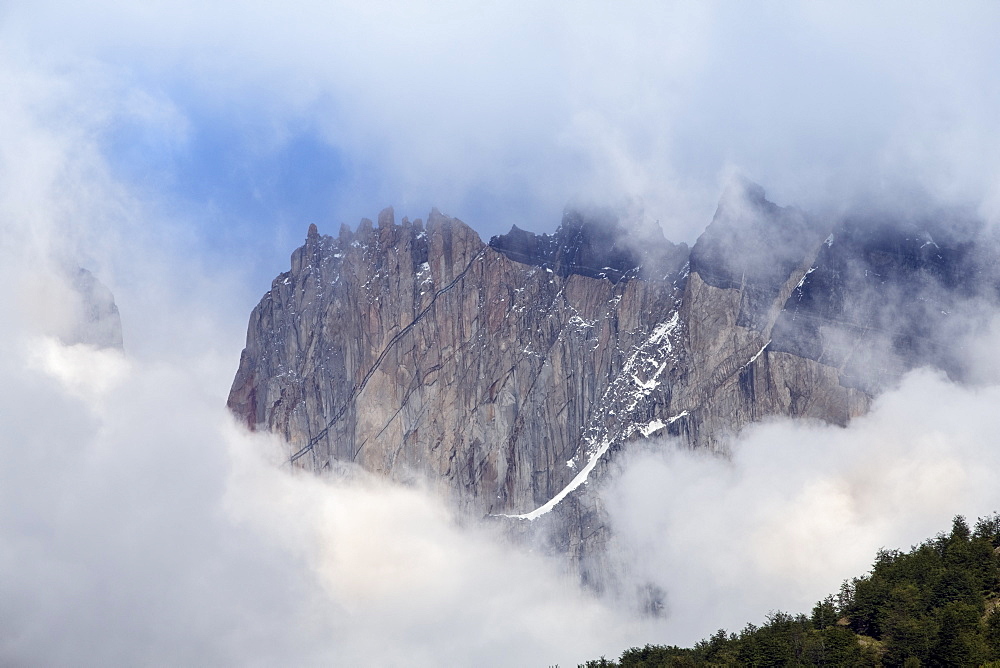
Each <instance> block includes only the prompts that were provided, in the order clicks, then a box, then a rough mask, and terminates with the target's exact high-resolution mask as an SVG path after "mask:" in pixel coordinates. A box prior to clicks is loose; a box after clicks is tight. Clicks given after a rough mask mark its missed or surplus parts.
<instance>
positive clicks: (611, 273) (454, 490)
mask: <svg viewBox="0 0 1000 668" xmlns="http://www.w3.org/2000/svg"><path fill="white" fill-rule="evenodd" d="M952 223H953V221H949V220H942V219H939V218H935V217H934V216H928V217H925V218H922V219H913V218H911V217H896V218H893V217H892V216H888V217H886V216H883V217H881V218H879V219H877V220H872V219H871V218H869V217H864V216H862V217H850V216H847V217H844V218H842V219H838V220H820V219H816V218H813V217H810V216H808V215H807V214H805V213H803V212H801V211H798V210H796V209H792V208H783V207H779V206H777V205H775V204H773V203H771V202H769V201H767V199H766V198H765V196H764V192H763V191H762V190H761V189H760V188H759V187H757V186H754V185H752V184H741V185H739V186H736V187H733V188H731V189H730V190H729V191H727V192H726V193H725V194H724V195H723V197H722V200H721V201H720V204H719V207H718V210H717V212H716V214H715V216H714V218H713V220H712V221H711V224H710V225H709V226H708V228H707V229H706V231H705V232H704V233H703V234H702V235H701V237H700V238H699V239H698V240H697V243H695V245H694V246H693V247H692V248H690V249H689V248H688V247H687V246H686V245H684V244H680V245H675V244H673V243H671V242H669V241H667V240H666V239H664V238H663V236H662V233H661V232H660V231H659V228H658V227H655V228H654V229H652V230H649V229H644V230H638V229H636V228H635V227H634V226H628V225H625V224H623V223H622V222H620V221H619V220H618V219H617V218H616V217H615V216H614V215H613V214H612V213H610V212H576V211H568V212H567V213H566V214H565V216H564V218H563V221H562V224H561V226H560V227H559V229H558V230H557V231H556V232H555V233H554V234H552V235H536V234H532V233H530V232H526V231H524V230H521V229H518V228H517V227H515V228H513V229H512V230H511V232H510V233H509V234H506V235H501V236H497V237H494V238H493V239H491V240H490V242H489V243H484V242H483V241H482V240H481V239H480V238H479V236H478V235H477V234H476V233H475V232H474V231H473V230H472V229H471V228H470V227H468V226H467V225H465V224H464V223H462V222H461V221H459V220H456V219H454V218H449V217H447V216H444V215H442V214H440V213H439V212H437V211H436V210H435V211H432V212H431V214H430V216H429V217H428V219H427V222H426V224H423V223H422V222H421V221H419V220H417V221H413V222H411V221H409V220H407V219H405V218H404V219H403V220H402V221H401V222H400V223H397V222H396V221H395V219H394V213H393V211H392V209H386V210H384V211H382V213H381V214H380V215H379V216H378V220H377V223H372V222H371V221H369V220H364V221H362V223H361V224H360V226H359V227H358V228H357V230H351V229H350V228H348V227H346V226H342V227H341V229H340V232H339V234H338V235H337V236H335V237H334V236H325V235H320V234H319V232H318V230H317V228H316V227H315V226H314V225H313V226H310V228H309V231H308V235H307V238H306V242H305V245H304V246H302V247H301V248H299V249H297V250H296V251H295V252H294V253H293V254H292V258H291V268H290V270H289V271H287V272H285V273H282V274H280V275H279V276H278V277H277V278H276V279H275V280H274V282H273V284H272V286H271V290H270V291H269V292H268V293H267V294H266V295H264V297H263V299H262V300H261V302H260V303H259V304H258V306H257V307H256V308H255V309H254V310H253V313H252V315H251V317H250V325H249V331H248V335H247V345H246V349H245V350H244V351H243V354H242V357H241V360H240V365H239V370H238V372H237V375H236V379H235V381H234V383H233V387H232V390H231V393H230V396H229V402H228V404H229V407H230V409H231V410H232V411H233V412H234V413H235V414H236V415H237V416H238V417H239V418H240V419H241V420H242V421H243V422H244V423H245V424H246V425H247V426H248V427H249V428H250V429H254V430H270V431H273V432H276V433H278V434H280V435H282V436H283V437H284V438H285V439H286V440H287V442H288V457H289V460H290V461H291V462H292V463H293V464H294V465H296V466H300V467H304V468H307V469H311V470H314V471H321V470H323V469H326V468H330V467H335V466H337V464H338V462H355V463H357V464H359V465H361V466H363V467H364V468H366V469H368V470H370V471H374V472H377V473H379V474H382V475H385V476H388V477H391V478H394V479H397V480H404V481H405V480H411V479H414V478H417V477H419V478H421V479H425V480H428V481H430V482H431V484H433V485H437V486H438V487H439V488H440V489H441V491H442V492H443V493H446V494H448V495H450V496H451V497H452V498H453V499H454V501H455V503H456V504H457V505H458V506H460V507H462V508H463V509H465V510H467V511H469V512H472V513H474V514H477V515H481V516H492V517H498V518H501V519H500V520H499V521H506V522H510V523H512V524H513V525H514V527H513V528H514V530H515V531H525V532H533V531H536V530H539V529H545V531H544V534H545V535H546V536H547V540H548V541H550V543H549V545H550V547H551V548H552V549H554V550H557V551H561V552H565V553H567V554H569V555H570V557H571V558H572V559H574V560H575V561H576V562H577V563H578V565H579V566H580V568H581V570H582V572H583V574H584V576H585V577H590V576H589V575H588V574H589V573H590V570H591V568H592V566H588V564H592V562H591V559H593V558H594V555H598V554H599V553H600V549H599V546H600V545H602V544H603V543H605V542H606V541H607V540H608V539H609V536H608V532H607V528H606V527H605V524H604V522H603V520H602V511H601V507H600V501H599V499H598V498H597V496H596V495H595V494H594V493H593V489H592V488H593V487H594V486H593V485H588V484H586V483H587V482H593V481H595V480H597V479H599V478H600V477H601V476H602V475H605V474H606V472H607V468H608V463H609V462H610V461H612V460H613V459H614V457H615V454H616V453H617V452H618V451H619V450H621V449H622V448H625V447H628V446H629V444H630V443H632V442H634V441H637V440H643V439H647V438H650V437H659V436H668V435H669V436H672V437H674V438H676V439H679V440H680V441H681V442H682V443H684V444H686V445H687V446H689V447H693V448H711V449H717V450H720V449H724V448H725V445H726V443H727V440H728V439H729V438H730V436H731V435H732V434H734V433H737V432H738V431H739V430H740V429H741V428H743V427H745V426H746V425H747V424H749V423H751V422H755V421H759V420H761V419H765V418H767V417H768V416H793V417H806V418H814V419H819V420H824V421H826V422H830V423H835V424H841V425H842V424H846V423H847V421H849V420H850V419H851V418H852V417H854V416H857V415H860V414H862V413H864V412H865V411H866V410H867V408H868V407H869V404H870V402H871V400H872V398H873V397H874V396H875V395H877V393H878V392H879V391H880V390H881V389H882V388H884V387H886V386H887V385H888V384H891V383H892V382H894V380H895V379H897V378H898V377H899V376H900V375H901V374H902V373H903V372H904V371H906V370H908V369H910V368H913V367H915V366H919V365H925V364H931V365H936V366H938V367H940V368H942V369H944V370H946V371H947V372H948V373H950V374H952V375H953V376H957V377H960V376H961V375H962V374H963V372H964V367H963V362H962V359H961V356H960V354H958V353H956V351H955V346H954V343H955V341H956V340H958V339H957V338H956V337H960V335H962V334H963V333H964V332H965V329H966V328H967V327H968V323H969V322H970V320H969V319H968V318H965V317H959V316H958V315H956V314H960V313H961V314H964V313H965V312H975V311H976V310H977V309H978V307H979V306H980V305H982V304H983V303H984V301H985V302H988V303H989V304H995V303H996V301H997V287H996V286H997V285H998V280H997V276H996V272H995V270H994V269H993V268H992V267H993V263H992V262H991V258H993V257H996V253H995V250H996V247H997V246H996V244H995V243H993V242H991V241H987V240H986V235H985V233H984V232H983V231H982V230H981V229H980V228H979V227H977V226H975V225H974V224H971V225H966V226H965V227H964V228H962V229H963V230H964V231H963V232H961V233H958V232H955V230H956V229H958V228H959V227H960V226H956V225H954V224H952ZM502 518H507V519H502Z"/></svg>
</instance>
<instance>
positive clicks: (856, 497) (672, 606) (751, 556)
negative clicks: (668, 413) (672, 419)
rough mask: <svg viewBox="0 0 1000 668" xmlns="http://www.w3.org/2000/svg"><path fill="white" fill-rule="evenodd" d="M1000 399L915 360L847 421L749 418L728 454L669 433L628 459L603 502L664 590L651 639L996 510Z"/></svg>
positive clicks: (725, 622)
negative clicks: (916, 365) (663, 606)
mask: <svg viewBox="0 0 1000 668" xmlns="http://www.w3.org/2000/svg"><path fill="white" fill-rule="evenodd" d="M998 400H1000V387H998V386H996V385H985V386H979V387H975V388H971V387H962V386H960V385H957V384H955V383H952V382H950V381H948V380H947V379H946V378H945V377H944V376H943V375H941V374H939V373H936V372H932V371H929V370H919V371H915V372H912V373H911V374H909V375H908V376H907V377H906V378H905V379H904V380H903V382H902V383H901V384H900V386H899V387H898V388H896V389H894V390H892V391H889V392H887V393H885V394H883V395H882V396H881V397H879V398H878V400H877V401H876V403H875V405H874V407H873V409H872V411H871V413H869V414H868V415H865V416H863V417H860V418H857V419H855V420H854V421H852V422H851V423H850V425H849V426H847V427H846V428H840V427H835V426H830V425H823V424H817V423H809V422H803V421H791V420H777V421H774V422H771V423H767V424H760V425H755V426H752V427H750V428H748V429H747V430H746V431H745V432H744V433H743V434H742V435H741V436H740V438H739V439H737V440H736V441H735V442H734V443H733V444H732V448H731V452H732V456H731V458H730V459H725V458H720V457H715V456H712V455H710V454H707V453H702V452H691V451H687V450H681V449H678V448H676V447H675V446H674V444H672V443H670V442H662V443H660V444H659V446H658V447H657V448H656V449H655V450H653V451H645V452H641V453H635V454H632V455H631V456H629V457H628V458H627V459H626V460H625V462H624V463H623V467H624V468H623V472H622V473H621V475H619V476H618V477H617V478H616V479H615V480H614V481H613V482H612V483H611V484H610V485H609V487H608V489H607V490H606V491H605V494H604V499H605V501H606V503H607V506H608V509H609V512H610V514H611V518H612V526H613V527H614V528H615V530H616V531H617V532H618V534H619V536H620V540H621V542H622V544H623V550H624V552H623V553H624V554H625V555H627V562H628V563H630V564H631V566H630V568H631V570H632V572H633V574H634V575H635V576H636V577H639V578H640V579H646V580H648V581H650V582H653V583H655V584H657V585H658V586H660V587H661V588H663V589H664V590H666V592H667V610H668V612H672V613H673V616H672V617H671V618H669V619H668V620H667V621H666V623H665V627H664V629H663V631H662V634H663V635H662V637H664V638H669V639H670V642H677V643H680V644H690V643H693V642H695V641H697V640H698V639H701V638H704V637H707V636H708V635H709V634H711V633H712V632H714V631H715V630H717V629H718V628H720V627H723V628H727V629H728V630H729V631H738V630H739V629H741V628H742V627H743V626H744V625H745V624H746V623H747V622H755V623H759V622H760V621H761V620H763V619H764V617H765V615H766V614H767V613H768V612H769V611H771V610H775V609H781V610H784V611H787V612H792V613H797V612H806V613H808V612H809V610H810V609H811V608H812V605H813V604H814V603H815V602H816V601H817V600H819V599H820V598H822V597H823V596H825V595H826V594H831V593H834V594H835V593H836V592H837V591H838V590H839V586H840V583H841V582H842V581H843V580H844V579H847V578H851V577H856V576H859V575H861V574H863V573H864V572H866V571H867V569H868V568H870V566H871V564H872V563H873V561H874V557H875V553H876V551H877V550H878V549H879V548H881V547H887V548H896V549H904V550H905V549H907V548H909V547H910V546H911V545H913V544H916V543H918V542H920V541H921V540H924V539H926V538H930V537H932V536H933V535H935V534H936V533H937V532H938V531H942V530H945V529H947V528H948V527H949V526H950V522H951V518H952V517H954V516H955V515H956V514H963V515H966V516H969V517H970V518H972V519H974V518H976V517H978V516H985V515H987V514H989V513H991V512H994V511H996V510H997V509H1000V492H998V491H997V487H996V484H995V476H996V472H997V471H998V470H1000V453H998V452H997V450H996V448H995V434H996V433H997V430H998V429H1000V418H998V416H997V414H996V411H995V410H993V409H992V407H993V406H995V405H996V402H997V401H998Z"/></svg>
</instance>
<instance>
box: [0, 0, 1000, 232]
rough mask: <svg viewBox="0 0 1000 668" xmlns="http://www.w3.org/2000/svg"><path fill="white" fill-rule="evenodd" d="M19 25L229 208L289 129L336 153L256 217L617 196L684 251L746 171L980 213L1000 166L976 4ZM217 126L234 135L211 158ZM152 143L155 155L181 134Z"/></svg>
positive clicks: (837, 195)
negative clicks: (108, 76)
mask: <svg viewBox="0 0 1000 668" xmlns="http://www.w3.org/2000/svg"><path fill="white" fill-rule="evenodd" d="M5 18H6V20H5V22H4V23H5V26H6V27H5V29H4V31H3V35H4V37H5V38H6V39H7V40H8V41H9V42H10V43H12V44H17V45H21V46H22V47H23V48H25V49H28V50H29V51H31V52H39V51H42V52H44V53H47V54H50V58H56V59H57V60H58V58H59V57H61V58H63V59H64V60H67V59H68V60H70V61H71V62H78V61H79V59H80V58H89V59H93V60H96V61H97V62H101V63H106V64H108V65H109V66H110V67H111V69H112V70H113V71H114V72H115V75H116V76H117V77H120V78H121V79H123V80H125V81H127V82H128V83H129V85H130V87H133V88H137V89H138V90H140V91H141V92H142V94H141V95H138V96H137V95H136V94H130V96H129V97H130V99H132V100H133V102H132V103H130V105H131V108H133V109H134V110H136V109H137V112H136V113H137V114H138V115H139V116H141V118H142V119H145V120H144V122H148V123H150V124H152V126H153V128H154V129H153V130H151V136H153V137H156V136H159V135H160V134H162V135H164V136H176V135H177V133H178V132H180V133H181V135H184V134H185V133H186V136H187V137H188V138H189V140H190V142H191V143H190V144H188V145H187V146H186V147H185V146H183V145H181V146H173V148H170V149H169V150H176V151H179V155H180V156H181V157H184V156H188V157H189V158H190V160H193V161H194V165H193V166H194V167H197V166H198V164H200V163H199V161H209V162H207V163H206V164H210V165H212V166H213V167H214V168H215V169H216V171H217V172H221V173H230V174H233V173H240V174H245V175H246V179H245V181H240V182H238V183H237V185H236V186H234V190H233V191H231V192H230V191H227V192H224V193H222V195H223V197H225V198H228V199H229V200H230V204H232V203H235V202H236V201H237V200H238V199H239V198H240V197H244V196H245V197H248V198H249V197H251V196H252V193H253V192H254V188H255V187H258V186H260V185H261V184H262V183H264V184H265V185H266V183H265V182H269V181H271V180H273V179H274V178H275V175H274V173H273V166H274V162H275V159H276V158H279V159H280V158H282V157H283V156H285V153H283V151H285V150H286V149H287V148H288V147H289V146H291V145H292V144H293V143H294V142H297V141H298V142H301V141H305V142H306V143H313V144H323V145H325V146H328V147H331V148H332V149H333V155H334V156H335V158H334V159H333V161H332V163H331V164H330V165H327V166H325V167H324V166H322V165H310V164H309V159H306V160H305V161H304V162H303V164H302V166H301V168H300V171H299V172H298V174H300V175H306V174H308V173H309V172H310V169H321V170H323V173H324V174H326V175H327V176H328V179H329V181H330V182H329V183H328V184H327V185H326V186H325V188H322V189H323V190H325V191H326V192H327V193H328V197H327V198H324V199H322V200H317V201H316V202H312V200H309V201H310V206H309V207H305V208H302V209H296V207H295V205H294V203H291V202H289V201H288V199H286V198H283V197H282V194H285V195H288V194H290V193H294V188H293V184H294V182H295V180H294V179H289V180H288V181H287V183H285V184H284V185H280V187H279V188H278V190H277V191H276V192H275V193H274V197H273V199H274V200H275V201H274V202H272V203H270V205H269V207H268V208H265V210H264V211H262V212H261V213H259V214H257V215H259V216H260V217H261V221H258V223H262V222H263V220H265V219H266V220H268V221H269V224H271V225H273V224H274V222H275V220H276V219H278V218H280V216H281V215H286V214H287V215H289V216H290V217H291V218H294V217H295V212H296V211H300V213H302V212H304V211H309V214H308V215H309V216H313V215H317V213H316V212H319V211H322V210H324V209H325V210H326V211H328V215H329V217H330V219H331V223H332V224H333V225H336V224H339V223H340V222H347V223H349V224H354V223H355V222H356V221H357V220H359V219H360V218H361V217H362V216H370V215H371V212H372V211H373V210H377V209H378V208H379V207H380V206H381V205H382V204H389V203H391V204H395V205H396V209H397V211H399V212H400V213H401V214H403V213H405V214H407V215H409V216H411V217H416V216H423V215H425V214H426V212H427V211H428V210H429V208H430V207H431V206H432V205H435V206H438V207H439V208H441V209H442V210H444V211H447V212H449V213H451V214H453V215H458V216H460V217H462V218H464V219H466V220H468V221H469V222H471V223H472V224H473V225H474V226H476V227H477V228H479V229H480V231H481V232H482V233H483V234H484V235H486V236H489V235H490V234H494V233H497V232H501V231H506V227H507V226H509V224H511V223H512V222H516V223H518V224H519V225H521V226H522V227H528V228H534V229H540V230H541V229H543V228H548V229H551V227H552V226H554V225H555V224H556V222H557V220H558V218H559V212H560V210H561V208H562V207H563V206H564V205H565V203H566V202H567V201H570V200H574V199H578V198H592V199H595V200H598V201H600V202H601V203H608V202H613V201H617V200H619V199H626V200H641V201H642V202H644V204H645V206H646V208H647V210H648V214H649V215H650V216H651V217H652V218H653V219H657V220H659V221H660V222H661V224H662V225H664V227H665V229H666V232H667V234H668V236H669V237H671V238H672V239H674V240H675V241H688V242H690V241H692V240H693V239H694V237H695V236H696V235H697V234H698V233H699V232H700V231H701V230H702V229H703V227H704V225H705V224H706V222H707V220H708V219H709V218H710V216H711V214H712V211H713V210H714V207H715V203H716V201H715V200H716V198H717V196H718V193H719V191H720V181H721V180H724V178H725V176H726V173H727V171H728V170H730V169H731V168H732V166H736V167H737V168H739V169H740V170H741V171H743V172H744V173H746V174H747V175H748V176H749V177H751V178H753V179H755V180H757V181H759V182H761V183H763V184H765V185H766V186H767V188H768V190H769V192H771V193H772V194H773V195H774V196H775V197H776V198H777V200H778V201H781V202H783V203H787V204H798V205H802V206H807V207H809V208H819V207H827V208H829V207H833V208H836V207H838V206H839V205H842V204H843V202H844V200H845V199H849V198H851V197H854V196H855V195H856V194H857V193H858V192H859V191H860V192H865V193H880V192H883V191H885V190H887V189H889V190H893V191H895V190H898V189H899V188H901V187H910V186H913V185H916V186H918V187H920V188H924V189H927V190H929V191H931V192H932V193H933V194H934V195H935V196H936V197H939V198H945V199H948V200H950V201H956V202H961V203H966V204H969V203H971V204H972V205H974V206H978V205H980V204H981V203H982V202H983V201H984V200H989V201H994V200H995V190H996V184H997V182H998V178H1000V166H998V165H997V163H996V160H995V159H994V157H993V156H995V155H997V154H998V151H997V150H995V148H996V142H997V139H996V137H997V136H998V133H997V132H996V130H997V121H996V119H997V118H998V117H1000V113H998V112H1000V99H998V98H997V96H996V95H995V94H994V93H993V92H992V91H993V90H994V89H995V87H994V86H992V82H993V81H994V80H995V79H996V78H997V75H998V74H1000V72H998V71H997V70H998V68H1000V65H997V63H1000V57H998V56H1000V53H998V47H997V46H996V44H995V40H993V36H992V34H991V33H990V32H989V30H988V28H987V27H988V26H989V25H992V22H991V20H990V19H995V18H996V9H995V8H993V7H989V6H987V5H982V4H979V5H969V6H965V7H962V8H958V9H956V8H953V7H947V8H946V7H943V6H940V7H936V6H931V5H926V6H922V7H921V8H920V9H919V10H913V8H912V7H910V6H909V5H908V4H906V3H888V4H882V5H880V6H879V7H864V8H855V9H854V11H851V12H844V11H843V8H841V7H839V6H838V5H835V4H832V3H810V4H809V5H804V6H795V7H788V6H781V7H779V6H775V7H767V8H760V7H752V6H747V7H733V6H731V5H728V4H721V3H719V4H716V3H685V2H674V3H666V4H665V3H644V2H639V3H630V4H628V5H616V6H613V7H612V6H606V5H601V4H597V3H582V4H581V3H574V4H572V5H570V4H566V3H554V4H545V5H539V4H537V3H517V2H515V3H486V4H479V5H477V6H476V7H474V8H473V7H466V6H464V5H457V4H454V3H375V4H371V3H356V2H338V3H316V2H310V1H308V0H302V1H299V2H294V3H290V4H289V3H286V4H284V5H282V6H281V7H280V8H279V7H277V6H268V5H262V4H251V5H247V4H246V3H213V4H212V5H211V6H207V5H204V3H200V4H199V3H181V4H171V5H170V6H169V7H167V6H164V5H158V4H156V3H154V4H146V5H143V7H141V8H137V7H136V8H124V7H121V6H120V5H119V4H118V3H108V2H90V3H81V4H77V5H74V6H73V7H71V8H69V7H65V6H64V5H63V4H62V3H14V4H12V5H11V6H10V7H9V8H8V9H7V10H6V17H5ZM40 45H42V46H40ZM52 54H56V55H52ZM122 95H124V94H123V93H122ZM136 99H138V100H140V101H141V100H149V99H153V100H160V101H162V102H164V103H165V105H166V106H167V107H169V106H171V105H172V106H173V108H174V111H173V112H171V113H165V112H162V113H161V112H159V111H157V112H156V113H149V111H148V110H146V111H144V110H143V109H142V105H141V104H140V105H139V106H138V107H137V106H136V104H137V103H136V102H135V100H136ZM158 106H159V105H158ZM223 127H228V128H234V129H236V130H237V135H238V138H235V139H233V142H234V143H233V144H232V145H225V146H222V147H221V150H218V151H208V150H204V149H206V148H208V146H209V145H207V144H204V142H205V141H208V140H207V139H205V137H206V136H211V135H218V134H219V128H223ZM185 128H186V130H185ZM203 131H204V132H203ZM152 143H153V147H154V148H153V150H152V151H150V153H151V154H153V155H154V157H151V158H150V160H151V161H155V160H157V159H159V158H158V157H156V156H159V155H160V154H161V153H162V152H163V151H164V150H168V149H164V148H163V147H162V146H159V145H158V144H157V142H155V141H153V142H152ZM158 146H159V148H156V147H158ZM212 146H214V145H212ZM216 148H219V147H217V146H216ZM991 149H993V150H991ZM288 155H294V153H289V154H288ZM134 157H135V156H132V158H134ZM213 161H214V162H213ZM130 164H131V165H132V166H133V167H134V162H132V163H130ZM191 167H192V164H191V163H190V162H185V161H184V160H180V161H179V162H178V165H177V166H175V167H174V168H175V169H178V170H179V171H185V172H186V171H189V169H190V168H191ZM163 168H164V169H166V170H167V172H169V171H170V169H171V167H170V166H169V164H168V165H167V166H166V167H163ZM300 178H306V177H305V176H300ZM237 186H238V187H237ZM186 187H187V188H188V190H189V191H188V192H187V193H186V194H188V195H190V196H193V197H195V198H201V197H204V196H205V195H204V193H201V192H198V191H197V189H194V190H192V189H193V188H194V186H193V185H191V184H189V185H188V186H186ZM240 188H242V189H243V190H242V191H240V192H237V191H238V190H239V189H240ZM258 189H260V188H258ZM263 191H266V188H263ZM240 193H242V194H240ZM296 197H297V198H299V199H302V200H303V201H306V200H308V199H309V198H308V196H307V195H304V194H303V193H298V194H296ZM991 198H992V199H991ZM219 204H222V205H223V207H225V206H226V202H219ZM279 214H280V215H279ZM296 222H297V223H298V227H297V228H296V230H297V231H298V232H299V233H301V230H300V229H298V228H300V227H302V226H303V221H296ZM319 222H321V223H322V222H323V221H322V220H321V221H319ZM229 224H231V225H232V224H236V223H234V222H233V221H230V222H229ZM286 224H288V225H292V222H290V221H289V222H287V223H286Z"/></svg>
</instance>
